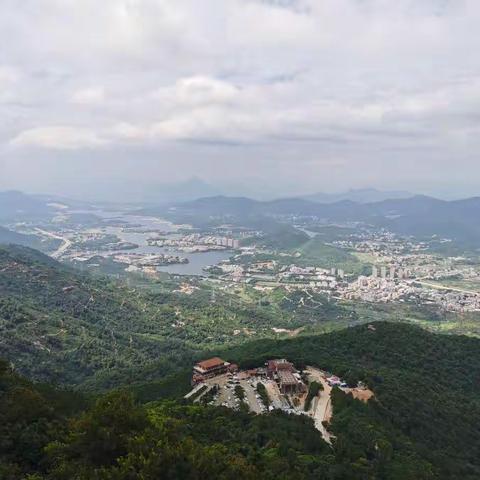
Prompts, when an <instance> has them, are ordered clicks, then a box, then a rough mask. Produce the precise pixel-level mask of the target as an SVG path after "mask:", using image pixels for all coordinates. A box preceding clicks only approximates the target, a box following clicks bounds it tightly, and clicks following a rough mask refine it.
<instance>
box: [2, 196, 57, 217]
mask: <svg viewBox="0 0 480 480" xmlns="http://www.w3.org/2000/svg"><path fill="white" fill-rule="evenodd" d="M52 211H53V209H52V208H51V207H49V206H48V205H47V201H46V200H44V199H41V198H38V197H36V196H34V195H27V194H25V193H22V192H18V191H16V190H10V191H6V192H0V222H4V223H6V222H19V221H22V220H32V219H35V218H40V217H46V216H49V215H51V214H52Z"/></svg>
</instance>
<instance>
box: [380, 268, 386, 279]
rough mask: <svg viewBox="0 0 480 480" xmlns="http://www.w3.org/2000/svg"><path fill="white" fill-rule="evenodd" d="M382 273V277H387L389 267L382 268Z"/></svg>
mask: <svg viewBox="0 0 480 480" xmlns="http://www.w3.org/2000/svg"><path fill="white" fill-rule="evenodd" d="M380 275H381V277H382V278H387V267H382V268H380Z"/></svg>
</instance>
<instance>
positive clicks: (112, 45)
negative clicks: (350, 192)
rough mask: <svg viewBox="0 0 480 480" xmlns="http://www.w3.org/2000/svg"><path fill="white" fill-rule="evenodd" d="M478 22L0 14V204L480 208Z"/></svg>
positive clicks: (343, 5)
mask: <svg viewBox="0 0 480 480" xmlns="http://www.w3.org/2000/svg"><path fill="white" fill-rule="evenodd" d="M479 25H480V2H479V1H478V0H421V1H418V0H102V1H101V2H98V0H81V1H79V0H22V1H18V0H1V2H0V45H1V47H0V189H5V188H18V189H24V190H27V191H37V192H54V193H62V194H72V195H80V194H85V193H88V194H93V192H95V193H97V192H98V191H103V192H104V193H105V191H108V192H109V193H110V194H111V195H114V193H115V194H116V193H118V192H122V195H127V194H128V189H129V185H130V186H132V188H135V189H136V190H138V189H141V188H145V189H148V188H154V187H155V185H161V184H163V183H166V182H171V181H180V180H183V179H186V178H189V177H191V176H194V175H195V176H200V177H201V178H204V179H205V180H207V181H209V182H212V183H214V184H216V185H221V186H223V188H226V189H230V188H231V191H232V192H234V193H238V191H240V190H242V189H243V190H244V191H245V192H246V193H251V192H254V193H255V192H256V193H260V192H261V193H263V194H265V195H266V194H291V193H300V192H313V191H317V190H320V191H321V190H323V191H338V190H343V189H347V188H359V187H367V186H373V187H378V188H385V189H392V188H395V189H409V190H415V191H422V192H429V193H458V194H462V193H465V194H473V193H478V194H480V187H478V188H477V186H479V185H480V156H479V154H480V51H479V50H480V28H479ZM133 186H134V187H133Z"/></svg>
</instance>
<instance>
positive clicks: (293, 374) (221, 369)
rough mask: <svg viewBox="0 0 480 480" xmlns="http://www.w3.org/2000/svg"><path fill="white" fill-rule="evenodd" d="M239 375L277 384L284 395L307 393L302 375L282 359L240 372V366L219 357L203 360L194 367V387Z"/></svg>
mask: <svg viewBox="0 0 480 480" xmlns="http://www.w3.org/2000/svg"><path fill="white" fill-rule="evenodd" d="M234 373H238V375H239V376H242V378H244V379H245V378H249V377H260V378H265V379H270V380H273V381H275V382H276V384H277V385H278V389H279V391H280V392H281V393H282V394H283V395H293V394H298V393H303V392H305V391H306V387H305V384H304V383H303V381H302V378H301V376H300V373H299V372H298V371H297V370H296V369H295V367H294V365H293V363H291V362H289V361H288V360H286V359H284V358H281V359H275V360H268V361H267V362H266V364H265V367H260V368H254V369H251V370H245V371H243V372H239V371H238V365H236V364H235V363H230V362H226V361H225V360H223V359H221V358H219V357H213V358H209V359H207V360H202V361H201V362H198V363H196V364H195V365H194V366H193V372H192V382H191V383H192V385H198V384H199V383H202V382H204V381H206V380H208V379H211V378H213V377H217V376H220V375H225V374H234Z"/></svg>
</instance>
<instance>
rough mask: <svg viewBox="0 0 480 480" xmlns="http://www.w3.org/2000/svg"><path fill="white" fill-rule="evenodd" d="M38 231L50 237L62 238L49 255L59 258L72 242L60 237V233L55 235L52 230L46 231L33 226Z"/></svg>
mask: <svg viewBox="0 0 480 480" xmlns="http://www.w3.org/2000/svg"><path fill="white" fill-rule="evenodd" d="M35 230H36V231H37V232H38V233H41V234H42V235H45V236H47V237H50V238H56V239H57V240H62V242H63V243H62V244H61V245H60V247H58V248H57V250H55V251H54V252H53V253H52V254H51V255H50V256H51V257H53V258H59V257H60V256H61V255H62V254H63V253H64V252H65V251H66V250H67V249H68V248H69V247H70V246H71V245H72V242H71V241H70V240H69V239H68V238H67V237H61V236H60V235H55V234H54V233H52V232H47V231H46V230H42V229H41V228H35Z"/></svg>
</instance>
